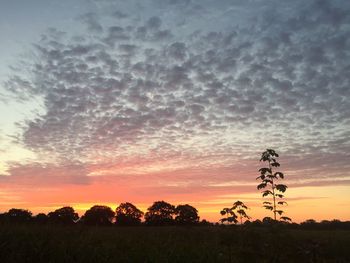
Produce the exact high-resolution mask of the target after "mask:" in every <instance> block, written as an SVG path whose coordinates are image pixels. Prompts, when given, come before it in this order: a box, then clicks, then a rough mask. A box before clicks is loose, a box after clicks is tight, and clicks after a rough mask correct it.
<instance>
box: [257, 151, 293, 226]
mask: <svg viewBox="0 0 350 263" xmlns="http://www.w3.org/2000/svg"><path fill="white" fill-rule="evenodd" d="M278 157H279V155H278V154H277V153H276V152H275V151H274V150H272V149H267V150H266V151H265V152H263V153H262V154H261V159H260V161H263V162H267V164H268V167H263V168H260V169H259V172H260V176H258V177H257V178H256V179H257V180H258V179H259V180H261V183H260V184H259V185H258V186H257V188H258V190H261V189H266V188H267V189H266V190H264V191H262V196H263V197H266V196H271V197H272V200H271V201H272V202H269V201H265V202H263V204H264V207H265V208H266V209H268V210H271V211H272V212H273V217H274V220H275V221H276V220H277V214H278V215H279V216H280V220H281V221H291V219H290V218H289V217H286V216H282V214H283V213H284V211H283V210H281V209H280V208H279V207H280V206H282V205H285V204H287V203H286V202H285V201H283V200H282V199H283V197H284V195H283V193H284V192H285V191H286V190H287V186H286V185H284V184H279V183H277V181H278V180H279V179H284V174H283V173H282V172H275V171H274V169H276V168H277V167H279V166H280V164H279V163H278V162H277V160H276V159H277V158H278ZM277 198H278V200H276V199H277Z"/></svg>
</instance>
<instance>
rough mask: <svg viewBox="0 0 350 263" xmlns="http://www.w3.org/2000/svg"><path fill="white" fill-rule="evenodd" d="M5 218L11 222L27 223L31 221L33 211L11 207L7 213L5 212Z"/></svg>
mask: <svg viewBox="0 0 350 263" xmlns="http://www.w3.org/2000/svg"><path fill="white" fill-rule="evenodd" d="M5 218H6V219H7V221H10V222H16V223H26V222H29V221H31V219H32V212H30V211H29V210H25V209H18V208H11V209H10V210H9V211H8V212H7V213H5Z"/></svg>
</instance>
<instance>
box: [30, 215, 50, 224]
mask: <svg viewBox="0 0 350 263" xmlns="http://www.w3.org/2000/svg"><path fill="white" fill-rule="evenodd" d="M48 220H49V217H48V216H47V215H46V214H44V213H39V214H37V215H36V216H34V217H33V221H34V222H35V223H38V224H45V223H47V221H48Z"/></svg>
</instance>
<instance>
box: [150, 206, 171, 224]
mask: <svg viewBox="0 0 350 263" xmlns="http://www.w3.org/2000/svg"><path fill="white" fill-rule="evenodd" d="M174 215H175V207H174V206H173V205H171V204H169V203H167V202H164V201H156V202H154V203H153V205H152V206H150V207H149V208H148V209H147V213H146V214H145V222H146V224H148V225H171V224H173V222H174V219H173V216H174Z"/></svg>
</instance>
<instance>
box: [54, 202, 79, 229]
mask: <svg viewBox="0 0 350 263" xmlns="http://www.w3.org/2000/svg"><path fill="white" fill-rule="evenodd" d="M48 217H49V222H52V223H59V224H67V225H69V224H74V223H75V222H76V221H77V220H78V219H79V215H78V214H77V213H75V211H74V209H73V208H72V207H70V206H65V207H62V208H59V209H56V210H55V211H54V212H50V213H49V214H48Z"/></svg>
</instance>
